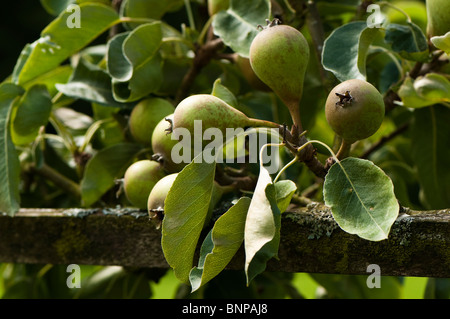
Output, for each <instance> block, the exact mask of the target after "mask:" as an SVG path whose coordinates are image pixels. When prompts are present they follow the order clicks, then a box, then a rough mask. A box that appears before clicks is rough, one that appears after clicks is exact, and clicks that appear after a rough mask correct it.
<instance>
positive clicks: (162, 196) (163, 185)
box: [147, 173, 178, 216]
mask: <svg viewBox="0 0 450 319" xmlns="http://www.w3.org/2000/svg"><path fill="white" fill-rule="evenodd" d="M177 176H178V173H173V174H170V175H167V176H164V177H163V178H161V179H160V180H159V181H158V182H157V183H156V184H155V186H154V187H153V189H152V191H151V192H150V194H149V195H148V196H147V209H148V211H149V214H150V216H153V214H152V213H153V212H157V211H162V210H163V209H164V201H165V200H166V197H167V194H168V193H169V191H170V188H171V187H172V185H173V182H174V181H175V179H176V178H177Z"/></svg>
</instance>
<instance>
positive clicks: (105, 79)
mask: <svg viewBox="0 0 450 319" xmlns="http://www.w3.org/2000/svg"><path fill="white" fill-rule="evenodd" d="M56 88H57V89H58V91H59V92H61V93H63V94H64V95H66V96H69V97H71V98H74V99H83V100H86V101H89V102H93V103H98V104H102V105H106V106H117V107H124V103H119V102H117V101H116V100H115V99H114V97H113V95H112V93H111V78H110V76H109V75H108V74H107V73H106V72H105V71H104V70H103V69H101V68H99V67H98V66H96V65H93V64H91V63H89V62H87V61H86V60H85V59H80V60H79V61H78V64H77V66H76V68H75V70H74V72H73V74H72V76H71V78H70V79H69V81H68V82H67V83H65V84H62V83H57V84H56Z"/></svg>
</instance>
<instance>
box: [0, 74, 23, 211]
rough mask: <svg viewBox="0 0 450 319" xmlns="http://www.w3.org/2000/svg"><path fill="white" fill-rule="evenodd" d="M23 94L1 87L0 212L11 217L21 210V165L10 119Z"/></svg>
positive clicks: (17, 89) (6, 85)
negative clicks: (16, 103)
mask: <svg viewBox="0 0 450 319" xmlns="http://www.w3.org/2000/svg"><path fill="white" fill-rule="evenodd" d="M23 93H24V90H23V89H22V88H21V87H19V86H17V85H14V84H11V83H4V84H1V85H0V149H1V151H0V154H1V155H0V156H1V160H0V212H4V213H7V214H8V215H10V216H13V215H14V214H15V213H16V212H17V211H18V210H19V208H20V196H19V182H20V163H19V158H18V156H17V153H16V149H15V147H14V144H13V142H12V140H11V134H10V117H11V110H12V107H13V104H14V102H15V100H16V99H17V98H18V97H19V96H20V95H22V94H23Z"/></svg>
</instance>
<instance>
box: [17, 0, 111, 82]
mask: <svg viewBox="0 0 450 319" xmlns="http://www.w3.org/2000/svg"><path fill="white" fill-rule="evenodd" d="M79 8H80V11H79V13H80V14H79V16H80V28H76V27H74V28H70V27H68V24H67V23H68V20H70V18H71V15H72V14H73V13H72V12H66V11H64V12H62V13H61V15H59V16H58V17H57V18H56V19H55V20H53V21H52V22H51V23H50V24H49V25H48V26H47V27H46V28H45V29H44V30H43V31H42V33H41V37H40V38H39V39H38V40H36V41H35V42H33V43H32V44H30V45H27V46H25V48H24V51H23V52H22V54H21V57H20V58H19V61H18V62H17V65H16V67H15V69H14V74H13V81H14V82H15V83H17V84H24V83H26V82H28V81H30V80H32V79H34V78H35V77H37V76H39V75H41V74H44V73H46V72H48V71H50V70H52V69H53V68H55V67H57V66H58V65H59V64H60V63H62V62H63V61H64V60H66V59H67V58H68V57H70V56H71V55H72V54H74V53H76V52H77V51H79V50H80V49H82V48H84V47H85V46H86V45H87V44H89V43H90V42H91V41H93V40H94V39H95V38H97V37H98V36H99V35H101V34H102V33H103V32H105V31H106V30H108V29H109V28H110V27H111V26H113V25H114V24H116V23H118V22H119V16H118V14H117V13H116V12H115V11H114V9H113V8H111V7H110V6H106V5H103V4H98V3H85V4H81V5H80V6H79Z"/></svg>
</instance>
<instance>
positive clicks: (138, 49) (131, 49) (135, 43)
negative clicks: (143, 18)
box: [108, 22, 163, 102]
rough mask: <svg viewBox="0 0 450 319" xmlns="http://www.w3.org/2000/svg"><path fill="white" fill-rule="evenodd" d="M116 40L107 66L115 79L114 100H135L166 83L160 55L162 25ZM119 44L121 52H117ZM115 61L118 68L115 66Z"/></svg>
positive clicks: (155, 23) (138, 30)
mask: <svg viewBox="0 0 450 319" xmlns="http://www.w3.org/2000/svg"><path fill="white" fill-rule="evenodd" d="M113 40H114V41H113V42H112V44H110V46H109V49H110V50H109V51H108V58H109V59H108V67H109V70H110V71H112V73H111V75H113V77H114V78H113V80H112V86H113V95H114V98H115V99H116V100H117V101H120V102H130V101H136V100H138V99H140V98H142V97H144V96H146V95H148V94H150V93H153V92H155V91H156V90H158V89H159V87H160V85H161V83H162V80H163V79H162V62H163V60H162V58H161V55H160V54H159V52H158V50H159V48H160V46H161V43H162V30H161V23H160V22H153V23H149V24H144V25H141V26H139V27H137V28H136V29H134V30H133V31H132V32H130V33H129V34H128V35H127V36H126V37H124V36H123V35H122V36H119V37H118V38H117V37H116V38H115V39H113ZM120 42H122V44H121V47H122V53H120V51H118V49H119V48H118V47H119V45H120ZM114 58H115V59H114ZM116 60H117V63H118V64H117V67H112V65H115V64H116ZM127 62H128V63H127Z"/></svg>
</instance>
